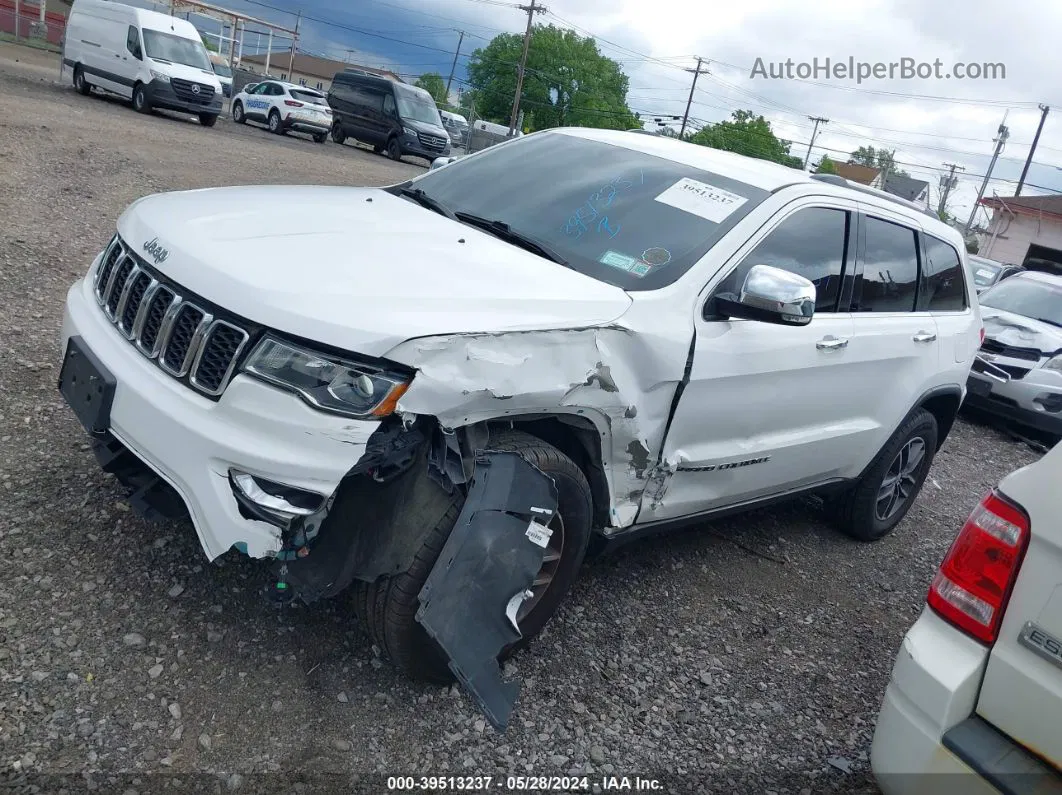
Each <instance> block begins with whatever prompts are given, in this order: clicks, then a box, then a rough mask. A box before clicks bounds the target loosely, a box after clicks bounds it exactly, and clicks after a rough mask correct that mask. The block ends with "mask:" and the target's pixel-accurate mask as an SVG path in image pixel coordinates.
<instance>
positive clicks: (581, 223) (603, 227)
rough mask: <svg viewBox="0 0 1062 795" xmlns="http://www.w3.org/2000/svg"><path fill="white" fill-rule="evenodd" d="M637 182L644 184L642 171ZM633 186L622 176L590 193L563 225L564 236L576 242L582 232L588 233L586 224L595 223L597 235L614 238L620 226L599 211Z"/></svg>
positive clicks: (631, 181)
mask: <svg viewBox="0 0 1062 795" xmlns="http://www.w3.org/2000/svg"><path fill="white" fill-rule="evenodd" d="M639 180H640V182H639V184H641V185H644V184H645V171H644V170H640V171H639ZM634 184H635V183H634V181H633V180H630V179H628V178H627V177H624V176H623V175H622V174H621V175H619V176H616V177H613V178H612V179H611V180H609V182H608V184H606V185H604V186H602V188H601V189H600V190H598V191H595V192H594V193H591V194H590V197H589V198H588V199H587V201H586V203H585V204H582V205H580V206H579V209H577V210H576V211H575V215H573V216H571V217H570V218H568V220H567V221H566V222H565V223H564V227H563V229H564V234H566V235H571V236H573V237H574V238H575V239H576V240H578V239H579V238H581V237H582V236H583V233H584V232H587V231H589V229H590V227H589V226H588V224H590V223H593V222H595V221H596V222H597V225H596V229H597V231H598V233H600V234H607V235H608V236H609V239H611V238H614V237H615V236H616V235H618V234H619V233H620V230H621V229H622V228H623V227H622V225H621V224H619V223H616V221H615V220H614V219H610V218H609V216H607V215H603V214H602V213H601V209H604V208H606V207H611V206H612V203H613V202H614V201H615V200H616V196H617V195H618V194H619V192H620V190H630V189H631V188H633V187H634Z"/></svg>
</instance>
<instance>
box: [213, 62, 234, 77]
mask: <svg viewBox="0 0 1062 795" xmlns="http://www.w3.org/2000/svg"><path fill="white" fill-rule="evenodd" d="M214 74H216V75H217V76H218V77H232V70H231V69H229V67H228V66H226V65H225V64H222V63H216V64H214Z"/></svg>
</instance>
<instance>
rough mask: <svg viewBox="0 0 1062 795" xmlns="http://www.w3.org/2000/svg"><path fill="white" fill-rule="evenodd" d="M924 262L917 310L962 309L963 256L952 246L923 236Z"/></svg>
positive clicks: (964, 299)
mask: <svg viewBox="0 0 1062 795" xmlns="http://www.w3.org/2000/svg"><path fill="white" fill-rule="evenodd" d="M925 243H926V261H925V262H923V263H922V281H921V288H920V290H919V296H918V309H919V310H920V311H929V312H961V311H962V310H964V309H966V282H965V278H964V276H965V275H964V273H963V267H962V258H961V257H960V256H959V252H958V251H956V250H955V247H954V246H952V245H951V244H950V243H946V242H944V241H943V240H940V239H939V238H935V237H933V236H932V235H926V236H925Z"/></svg>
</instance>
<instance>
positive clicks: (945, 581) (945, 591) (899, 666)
mask: <svg viewBox="0 0 1062 795" xmlns="http://www.w3.org/2000/svg"><path fill="white" fill-rule="evenodd" d="M1060 480H1062V445H1056V446H1055V447H1054V448H1052V450H1051V451H1050V452H1049V453H1048V454H1047V455H1046V456H1044V457H1043V458H1042V459H1040V461H1038V462H1037V463H1035V464H1032V465H1031V466H1028V467H1025V468H1024V469H1019V470H1018V471H1017V472H1014V473H1012V474H1010V475H1008V476H1007V477H1006V478H1004V479H1003V481H1002V482H1001V483H1000V484H999V486H998V487H997V488H996V489H995V490H993V491H992V492H990V493H989V494H987V495H985V497H984V499H982V500H981V503H980V504H979V505H978V506H977V507H976V508H975V509H974V511H973V513H972V514H970V518H969V519H968V520H967V521H966V524H965V525H964V526H963V528H962V530H961V531H960V533H959V535H958V538H956V539H955V543H954V544H953V545H952V547H951V549H950V550H949V551H948V554H947V555H946V556H945V558H944V562H943V563H942V564H941V566H940V570H939V571H938V573H937V575H936V577H935V578H934V579H933V584H932V586H931V587H930V590H929V597H928V600H927V601H928V605H927V607H926V608H925V609H924V610H923V612H922V616H921V617H920V618H919V619H918V621H917V622H916V623H915V625H914V626H913V627H911V630H910V631H909V632H908V633H907V636H906V637H905V638H904V640H903V646H902V647H901V649H900V653H899V655H898V656H897V658H896V663H895V667H894V668H893V672H892V678H891V680H890V681H889V686H888V689H887V690H886V692H885V701H884V704H883V706H882V708H881V714H880V716H879V717H878V724H877V729H876V731H875V733H874V745H873V751H872V755H871V764H872V766H873V768H874V773H875V775H876V776H877V779H878V783H879V784H880V785H881V788H882V790H883V791H884V792H885V793H886V795H952V794H953V793H954V795H977V793H985V795H990V794H994V793H997V792H1004V793H1034V792H1035V793H1057V792H1062V524H1060V523H1059V516H1060V515H1062V492H1060V491H1059V482H1060Z"/></svg>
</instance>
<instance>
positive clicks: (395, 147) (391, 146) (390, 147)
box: [387, 138, 402, 161]
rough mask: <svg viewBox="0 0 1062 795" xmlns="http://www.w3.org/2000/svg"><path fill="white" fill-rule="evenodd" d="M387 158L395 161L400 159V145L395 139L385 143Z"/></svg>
mask: <svg viewBox="0 0 1062 795" xmlns="http://www.w3.org/2000/svg"><path fill="white" fill-rule="evenodd" d="M387 156H388V157H389V158H391V159H392V160H395V161H398V160H401V159H402V144H400V143H399V142H398V139H397V138H392V139H391V140H390V141H388V142H387Z"/></svg>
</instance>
